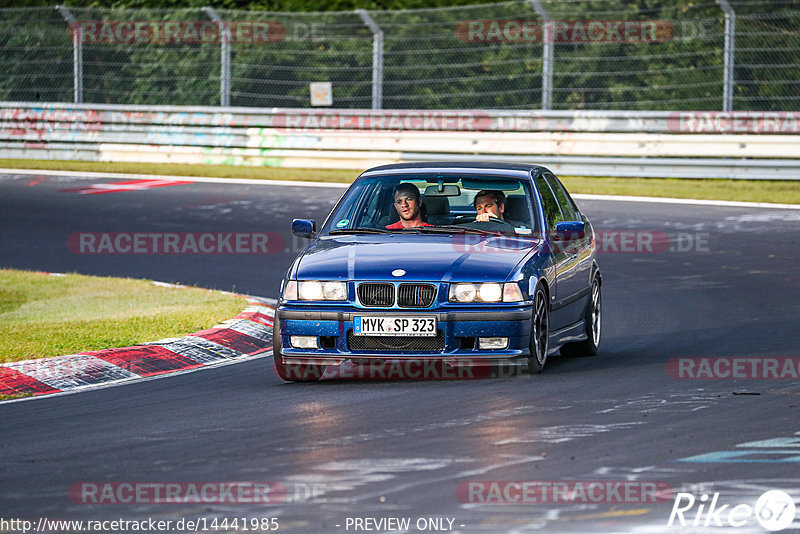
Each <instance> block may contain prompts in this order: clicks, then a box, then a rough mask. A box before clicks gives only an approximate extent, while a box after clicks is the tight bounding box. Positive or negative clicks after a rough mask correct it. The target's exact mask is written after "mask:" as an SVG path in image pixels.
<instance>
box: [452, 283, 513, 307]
mask: <svg viewBox="0 0 800 534" xmlns="http://www.w3.org/2000/svg"><path fill="white" fill-rule="evenodd" d="M521 300H522V292H521V291H520V290H519V285H517V283H516V282H508V283H505V284H498V283H497V282H484V283H482V284H472V283H460V284H450V302H501V301H502V302H520V301H521Z"/></svg>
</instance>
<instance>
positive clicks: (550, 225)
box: [536, 176, 564, 232]
mask: <svg viewBox="0 0 800 534" xmlns="http://www.w3.org/2000/svg"><path fill="white" fill-rule="evenodd" d="M536 187H537V188H538V189H539V194H540V195H542V204H543V207H544V217H545V219H547V230H548V231H550V232H555V230H556V223H558V222H561V221H563V220H564V218H563V217H562V215H561V209H559V207H558V200H556V197H555V195H554V194H553V191H552V190H551V189H550V186H549V185H548V184H547V182H546V181H545V179H544V178H542V176H537V177H536Z"/></svg>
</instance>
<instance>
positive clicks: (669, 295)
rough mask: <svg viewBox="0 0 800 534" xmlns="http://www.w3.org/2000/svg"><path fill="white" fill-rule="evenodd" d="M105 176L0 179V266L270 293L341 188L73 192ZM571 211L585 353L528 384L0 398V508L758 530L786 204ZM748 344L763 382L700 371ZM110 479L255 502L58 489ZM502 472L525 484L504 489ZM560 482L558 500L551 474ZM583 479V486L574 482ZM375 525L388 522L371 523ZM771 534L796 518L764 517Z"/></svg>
mask: <svg viewBox="0 0 800 534" xmlns="http://www.w3.org/2000/svg"><path fill="white" fill-rule="evenodd" d="M113 183H114V181H113V180H85V179H77V178H69V177H53V176H38V175H3V176H0V228H2V236H3V237H2V247H0V267H13V268H20V269H31V270H43V271H51V272H73V271H75V272H80V273H85V274H95V275H113V276H130V277H137V278H149V279H155V280H162V281H168V282H181V283H185V284H197V285H201V286H205V287H210V288H218V289H225V290H232V289H233V290H236V291H239V292H245V293H249V294H253V295H259V296H264V297H275V296H276V293H277V290H278V287H279V283H280V279H281V277H282V275H283V272H284V270H285V269H286V268H287V267H288V265H289V263H290V262H291V260H292V258H293V257H294V255H295V252H296V251H297V250H298V249H299V247H300V246H302V242H298V240H296V239H294V238H293V237H292V236H291V233H290V231H289V226H290V221H291V219H292V217H309V218H316V219H317V220H318V222H321V221H322V220H323V219H324V217H325V215H326V214H327V212H328V210H329V209H330V208H331V206H332V205H333V203H334V202H335V201H336V200H337V199H338V197H339V195H340V194H341V192H342V189H341V188H332V187H327V188H326V187H323V188H310V187H285V186H275V185H234V184H213V183H211V184H205V183H203V184H201V183H188V184H178V185H169V186H164V187H154V188H146V189H141V190H131V191H117V192H110V193H105V194H79V191H76V189H81V188H86V187H88V186H90V185H92V184H95V185H96V184H113ZM579 204H580V205H581V207H582V209H583V211H584V212H585V213H587V214H588V215H589V217H590V218H591V219H592V221H593V223H594V226H595V228H596V229H597V230H599V231H602V232H606V233H605V234H604V239H605V240H606V241H605V243H604V246H605V247H606V250H605V252H603V253H601V254H600V257H599V261H600V267H601V269H602V272H603V301H604V311H603V313H604V317H603V339H602V343H601V351H600V353H599V354H598V355H597V356H596V357H593V358H583V359H564V358H555V359H552V360H550V361H549V363H548V369H546V371H545V372H544V373H543V374H541V375H538V376H533V377H532V376H526V375H522V376H511V377H507V378H495V379H487V380H468V381H462V380H445V381H430V380H420V381H385V380H367V381H355V380H331V381H325V382H320V383H316V384H288V383H284V382H282V381H281V380H280V379H278V377H277V376H275V375H274V373H273V371H272V360H271V358H270V357H266V358H260V359H256V360H250V361H247V362H244V363H240V364H236V365H227V366H223V367H217V368H212V369H207V370H202V371H198V372H190V373H185V374H180V375H177V376H170V377H165V378H162V379H157V380H148V381H142V382H138V383H134V384H130V385H125V386H120V387H111V388H106V389H100V390H93V391H88V392H84V393H78V394H73V395H63V396H56V397H50V398H39V399H33V400H24V401H19V402H11V403H4V404H0V458H2V460H1V461H0V481H1V482H0V516H2V517H3V518H5V519H8V518H21V519H27V520H31V521H33V522H34V523H36V522H38V521H39V520H40V519H42V518H47V520H48V521H51V520H55V519H74V520H85V521H86V520H115V519H127V520H133V519H147V518H153V519H157V520H165V521H166V520H170V521H173V522H175V521H178V520H181V519H183V520H195V521H196V520H198V519H202V520H204V521H205V523H204V525H206V527H208V529H210V527H211V525H212V523H211V521H212V520H214V519H216V520H217V525H221V521H222V520H223V519H227V520H228V526H227V528H225V529H220V528H218V529H216V530H207V531H209V532H212V531H217V532H243V531H244V530H243V529H242V528H241V526H242V524H243V523H240V524H239V526H237V527H236V528H231V524H232V522H233V520H234V518H240V519H239V520H240V521H243V519H242V518H247V520H251V519H261V518H276V519H277V520H278V524H279V530H278V531H279V532H302V533H317V532H319V533H329V532H330V533H335V532H368V531H371V532H387V531H391V530H392V529H395V531H403V530H406V531H410V532H419V531H425V532H485V533H500V532H529V531H543V532H576V533H577V532H642V533H645V532H646V533H655V532H681V533H685V532H723V531H724V532H728V531H730V532H737V533H739V532H764V531H765V530H764V528H763V527H762V526H761V525H760V524H759V522H757V521H756V519H755V518H754V516H755V514H756V513H761V517H762V518H763V520H764V521H768V520H769V517H767V516H769V514H770V513H773V512H771V511H770V510H771V509H767V510H765V509H764V508H763V503H761V504H759V505H757V500H758V499H759V496H761V495H762V494H763V493H765V492H766V491H767V490H783V491H784V492H788V493H789V494H790V495H791V496H792V497H793V498H794V500H795V502H797V503H798V506H799V507H800V470H799V468H800V379H798V378H797V376H794V377H793V376H792V375H791V371H786V370H785V369H784V368H783V367H782V366H783V365H784V363H785V362H789V365H794V372H797V361H798V356H800V355H799V354H798V347H800V328H798V324H800V320H799V319H798V318H799V317H800V298H799V297H800V274H799V273H800V269H799V268H798V265H800V252H798V247H800V210H778V209H764V208H741V207H710V206H692V205H675V204H645V203H633V202H617V201H601V200H584V201H579ZM265 231H266V232H276V233H279V234H280V235H281V236H282V238H283V248H282V250H279V251H275V252H274V253H272V254H230V253H227V254H82V253H80V250H76V249H75V247H72V249H71V248H70V247H69V246H68V242H69V240H70V236H73V238H72V239H74V234H76V233H81V232H130V233H152V232H242V233H246V232H265ZM615 232H616V234H615ZM633 232H639V234H633ZM631 236H633V237H631ZM637 236H638V237H637ZM642 236H644V238H642ZM270 239H273V237H272V235H271V237H270ZM274 239H275V240H280V237H277V236H276V237H274ZM651 239H653V241H652V242H654V243H656V246H654V247H649V248H652V249H654V250H652V251H650V250H649V249H648V247H647V246H646V245H647V243H649V242H651V241H650V240H651ZM637 241H639V243H640V245H639V247H638V250H636V248H637V245H636V244H635V243H636V242H637ZM631 243H633V245H631ZM631 246H633V247H634V249H633V250H632V249H631V248H630V247H631ZM615 249H616V251H615ZM620 249H622V250H620ZM623 250H624V251H623ZM715 357H722V358H726V360H721V361H723V362H727V364H730V367H721V366H719V365H718V366H717V368H716V370H715V371H714V373H715V375H714V376H715V377H716V378H714V379H709V378H708V376H706V375H703V376H705V378H702V379H691V378H687V377H686V376H684V375H679V374H677V371H676V369H678V367H677V366H678V365H680V364H681V362H683V363H684V364H685V363H686V362H687V361H689V360H686V358H697V359H699V358H715ZM681 358H682V359H683V360H679V359H681ZM784 358H794V359H793V360H785V359H784ZM754 359H756V360H757V361H756V362H755V363H753V361H754ZM767 359H769V360H770V361H778V362H780V365H781V367H779V368H778V370H779V371H782V374H781V375H780V376H783V377H784V378H776V377H775V376H771V375H767V376H766V377H765V378H764V377H762V378H760V379H740V378H723V377H722V375H723V374H724V371H725V370H726V369H727V370H728V371H729V374H728V375H727V376H728V377H730V376H731V374H732V373H733V372H734V371H733V369H734V367H733V366H734V365H740V367H739V368H738V369H739V371H742V369H745V371H742V372H744V373H745V375H746V374H747V373H748V372H751V371H750V370H751V369H761V367H759V366H758V363H759V362H764V361H766V360H767ZM696 361H699V360H691V362H696ZM716 361H720V360H707V363H708V362H716ZM731 362H733V363H731ZM736 362H739V363H738V364H737V363H736ZM697 369H699V367H698V368H697ZM690 376H694V375H690ZM742 376H744V375H742ZM126 482H127V483H132V484H135V483H144V482H158V483H179V484H184V487H185V485H186V484H188V483H196V484H206V483H212V484H220V483H231V482H240V483H243V484H248V483H249V484H251V485H253V484H261V485H262V486H266V487H269V488H270V491H272V495H275V496H277V497H276V498H275V499H274V500H273V501H271V502H270V503H269V504H265V503H263V502H257V503H253V502H237V503H232V502H230V501H229V500H226V501H225V502H222V503H213V502H212V503H208V502H203V503H196V502H189V503H158V502H148V499H134V501H139V502H132V503H127V504H125V503H123V504H110V503H109V501H108V500H106V501H104V502H101V503H97V504H93V503H91V502H88V503H87V502H83V501H84V500H91V497H86V495H85V494H84V496H83V497H82V496H81V494H80V492H78V493H75V488H83V489H85V488H87V487H89V486H87V484H90V483H91V484H95V485H96V487H101V488H103V487H105V488H116V489H119V487H120V485H119V483H126ZM517 482H519V483H522V482H540V483H541V484H539V485H538V486H533V485H528V486H525V487H527V488H531V487H535V488H538V489H535V490H531V491H530V492H528V493H525V494H524V495H523V493H522V492H521V491H520V490H519V488H522V487H523V486H522V485H521V484H520V485H518V486H517V485H514V484H515V483H517ZM593 482H602V483H603V484H595V485H594V486H591V484H592V483H593ZM623 482H627V485H624V484H622V483H623ZM104 483H114V484H115V485H114V484H108V485H104ZM267 483H268V484H269V485H268V486H267ZM615 483H616V486H614V484H615ZM559 484H561V485H560V486H559ZM565 484H566V486H565ZM262 486H259V487H262ZM91 487H95V486H91ZM564 487H568V488H569V494H570V495H572V498H571V499H566V498H564V495H566V493H564V492H563V491H562V492H561V493H560V497H559V493H558V491H555V489H557V488H562V490H563V488H564ZM590 487H592V488H594V490H597V488H602V492H600V493H597V492H594V490H593V493H591V494H587V495H583V493H581V492H582V491H583V490H587V489H588V488H590ZM652 487H658V488H660V489H663V488H665V487H666V488H671V489H672V491H673V492H675V493H677V492H683V493H686V494H691V495H693V496H694V497H695V498H696V502H695V503H694V504H692V506H689V497H687V496H684V497H683V498H682V499H683V500H682V501H681V503H680V505H681V507H682V508H685V509H686V511H685V513H684V518H685V522H686V523H687V525H686V526H683V527H681V526H679V523H678V520H679V518H678V517H677V516H676V517H673V519H674V522H673V525H672V526H668V521H669V519H670V516H671V515H672V513H671V512H672V510H673V505H674V504H679V503H676V502H675V493H672V494H670V492H669V491H667V492H666V494H664V493H658V494H655V493H653V492H652V491H650V489H652ZM71 488H72V489H73V493H72V494H70V489H71ZM542 488H549V489H550V490H552V491H549V493H542V491H544V490H542ZM609 488H611V489H609ZM620 488H622V489H621V490H620ZM625 488H628V493H627V494H626V489H625ZM578 490H581V491H578ZM637 490H641V491H639V492H638V493H637ZM281 491H285V494H281ZM715 494H718V495H716V498H717V501H716V503H715V504H716V508H717V509H719V508H720V506H722V505H729V506H728V508H727V509H726V510H724V511H723V512H722V513H718V515H716V516H713V514H712V515H711V516H709V514H708V511H709V508H710V507H711V503H712V500H713V498H714V497H715ZM94 495H95V496H97V494H94ZM116 495H117V496H119V493H117V494H116ZM543 495H544V497H543ZM664 495H666V496H664ZM703 496H706V497H705V498H704V497H703ZM657 497H658V498H657ZM487 499H488V500H490V501H492V502H488V503H487V502H481V501H482V500H483V501H485V500H487ZM150 500H153V499H150ZM223 500H224V499H223ZM239 500H240V501H246V500H247V499H246V498H244V497H242V498H241V499H239ZM252 500H253V499H251V501H252ZM542 500H544V501H545V502H541V501H542ZM521 501H522V502H521ZM654 501H655V502H654ZM736 505H746V506H744V507H741V508H740V509H739V512H738V513H739V516H737V517H743V518H745V519H743V526H740V527H734V526H730V525H729V524H728V523H727V522H726V523H725V527H724V528H721V527H719V526H717V527H715V526H714V521H715V520H717V519H720V520H722V521H727V520H728V519H730V520H731V521H734V522H735V521H736V520H737V519H736V517H732V518H731V517H729V516H728V513H729V512H730V511H731V510H732V509H733V507H734V506H736ZM702 506H705V509H704V510H703V509H702V508H701V507H702ZM748 510H749V512H751V515H750V516H747V513H748ZM389 518H401V519H408V520H409V521H410V523H409V524H410V527H408V528H406V529H403V528H397V525H398V524H395V523H387V522H381V521H382V520H387V519H389ZM696 518H697V520H696V521H695V519H696ZM359 521H360V522H359ZM692 522H694V525H692ZM173 524H174V523H173ZM400 524H402V523H400ZM359 525H360V527H361V528H359ZM248 527H250V525H248ZM380 527H388V528H383V529H382V528H380ZM793 528H794V529H797V528H800V513H798V514H797V517H796V519H795V520H794V523H793V524H792V525H791V526H790V527H789V528H787V529H786V530H785V532H789V531H791V530H792V529H793ZM0 530H2V529H0ZM7 530H10V531H14V529H13V527H12V528H10V529H7ZM189 530H200V531H202V529H196V528H195V529H189ZM251 530H252V529H251ZM50 531H56V529H54V528H52V527H51V529H50Z"/></svg>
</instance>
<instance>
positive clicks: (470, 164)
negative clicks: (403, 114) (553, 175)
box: [364, 161, 549, 173]
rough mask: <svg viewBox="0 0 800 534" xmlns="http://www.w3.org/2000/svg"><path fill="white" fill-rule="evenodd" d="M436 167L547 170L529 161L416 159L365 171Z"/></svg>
mask: <svg viewBox="0 0 800 534" xmlns="http://www.w3.org/2000/svg"><path fill="white" fill-rule="evenodd" d="M437 167H442V168H449V169H487V170H490V169H493V170H500V171H503V170H506V171H531V172H532V171H540V172H544V171H548V170H549V169H547V168H546V167H542V166H541V165H534V164H531V163H507V162H499V161H498V162H493V161H480V162H475V161H416V162H413V163H390V164H388V165H379V166H378V167H372V168H370V169H367V170H366V171H364V172H365V173H366V172H373V171H388V170H400V169H435V168H437Z"/></svg>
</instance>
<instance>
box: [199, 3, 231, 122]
mask: <svg viewBox="0 0 800 534" xmlns="http://www.w3.org/2000/svg"><path fill="white" fill-rule="evenodd" d="M203 11H205V13H206V15H208V17H209V18H210V19H211V20H213V21H214V22H216V23H217V25H218V26H219V37H220V39H219V42H220V72H219V105H220V106H223V107H228V106H230V105H231V40H230V35H231V34H230V31H229V26H228V24H226V23H225V21H224V20H222V17H220V16H219V13H217V10H216V9H214V8H213V7H211V6H206V7H204V8H203Z"/></svg>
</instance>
